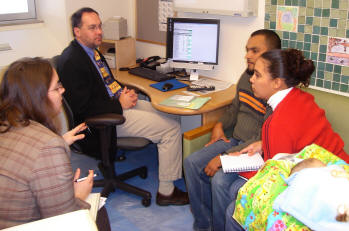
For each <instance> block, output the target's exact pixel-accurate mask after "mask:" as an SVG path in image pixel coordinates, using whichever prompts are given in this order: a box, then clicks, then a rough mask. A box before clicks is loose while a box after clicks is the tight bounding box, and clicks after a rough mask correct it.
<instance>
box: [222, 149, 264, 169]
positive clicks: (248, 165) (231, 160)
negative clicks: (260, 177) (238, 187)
mask: <svg viewBox="0 0 349 231" xmlns="http://www.w3.org/2000/svg"><path fill="white" fill-rule="evenodd" d="M221 163H222V169H223V172H225V173H227V172H249V171H256V170H258V169H260V168H261V167H262V166H263V164H264V160H263V158H262V156H261V155H260V154H258V153H256V154H254V155H252V156H249V155H247V154H241V155H239V156H229V155H223V156H221Z"/></svg>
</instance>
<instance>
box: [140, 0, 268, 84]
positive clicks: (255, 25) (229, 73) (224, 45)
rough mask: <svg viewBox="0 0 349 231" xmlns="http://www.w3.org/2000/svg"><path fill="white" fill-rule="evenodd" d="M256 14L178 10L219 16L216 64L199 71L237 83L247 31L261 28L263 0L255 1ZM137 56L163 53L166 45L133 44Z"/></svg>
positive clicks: (263, 11)
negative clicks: (213, 66) (243, 14)
mask: <svg viewBox="0 0 349 231" xmlns="http://www.w3.org/2000/svg"><path fill="white" fill-rule="evenodd" d="M258 2H259V3H258V4H259V5H258V17H249V18H240V17H230V16H217V15H204V14H193V13H179V15H178V16H179V17H194V18H200V17H202V18H218V19H220V20H221V33H220V48H219V59H218V63H219V65H218V66H217V68H216V69H215V70H213V71H201V72H199V73H200V74H202V75H205V76H210V77H213V78H217V79H222V80H225V81H230V82H233V83H236V82H237V80H238V79H239V77H240V75H241V73H242V72H243V71H244V70H245V68H246V62H245V60H244V56H245V45H246V42H247V40H248V38H249V36H250V34H251V33H252V32H253V31H255V30H257V29H262V28H264V14H265V0H260V1H258ZM136 51H137V57H147V56H151V55H160V56H162V57H164V56H165V55H166V50H165V46H161V45H155V44H150V43H144V42H137V44H136Z"/></svg>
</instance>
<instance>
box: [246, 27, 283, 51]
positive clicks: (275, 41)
mask: <svg viewBox="0 0 349 231" xmlns="http://www.w3.org/2000/svg"><path fill="white" fill-rule="evenodd" d="M256 35H263V36H264V38H265V42H266V43H267V46H268V48H269V50H272V49H281V40H280V37H279V35H278V34H277V33H275V32H274V31H272V30H268V29H261V30H256V31H255V32H253V33H252V34H251V37H253V36H256Z"/></svg>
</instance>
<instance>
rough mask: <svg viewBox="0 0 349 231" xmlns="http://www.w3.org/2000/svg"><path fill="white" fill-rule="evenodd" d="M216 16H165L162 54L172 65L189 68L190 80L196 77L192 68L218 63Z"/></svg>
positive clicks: (202, 68)
mask: <svg viewBox="0 0 349 231" xmlns="http://www.w3.org/2000/svg"><path fill="white" fill-rule="evenodd" d="M219 31H220V20H218V19H198V18H168V19H167V43H166V58H167V59H168V60H172V61H170V66H171V67H173V68H186V69H190V70H191V74H190V80H196V79H198V73H197V71H196V70H212V69H213V68H214V65H217V64H218V48H219Z"/></svg>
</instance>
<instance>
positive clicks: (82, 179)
mask: <svg viewBox="0 0 349 231" xmlns="http://www.w3.org/2000/svg"><path fill="white" fill-rule="evenodd" d="M96 176H97V173H95V174H93V177H96ZM86 179H87V176H85V177H82V178H80V179H77V180H74V182H81V181H84V180H86Z"/></svg>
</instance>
